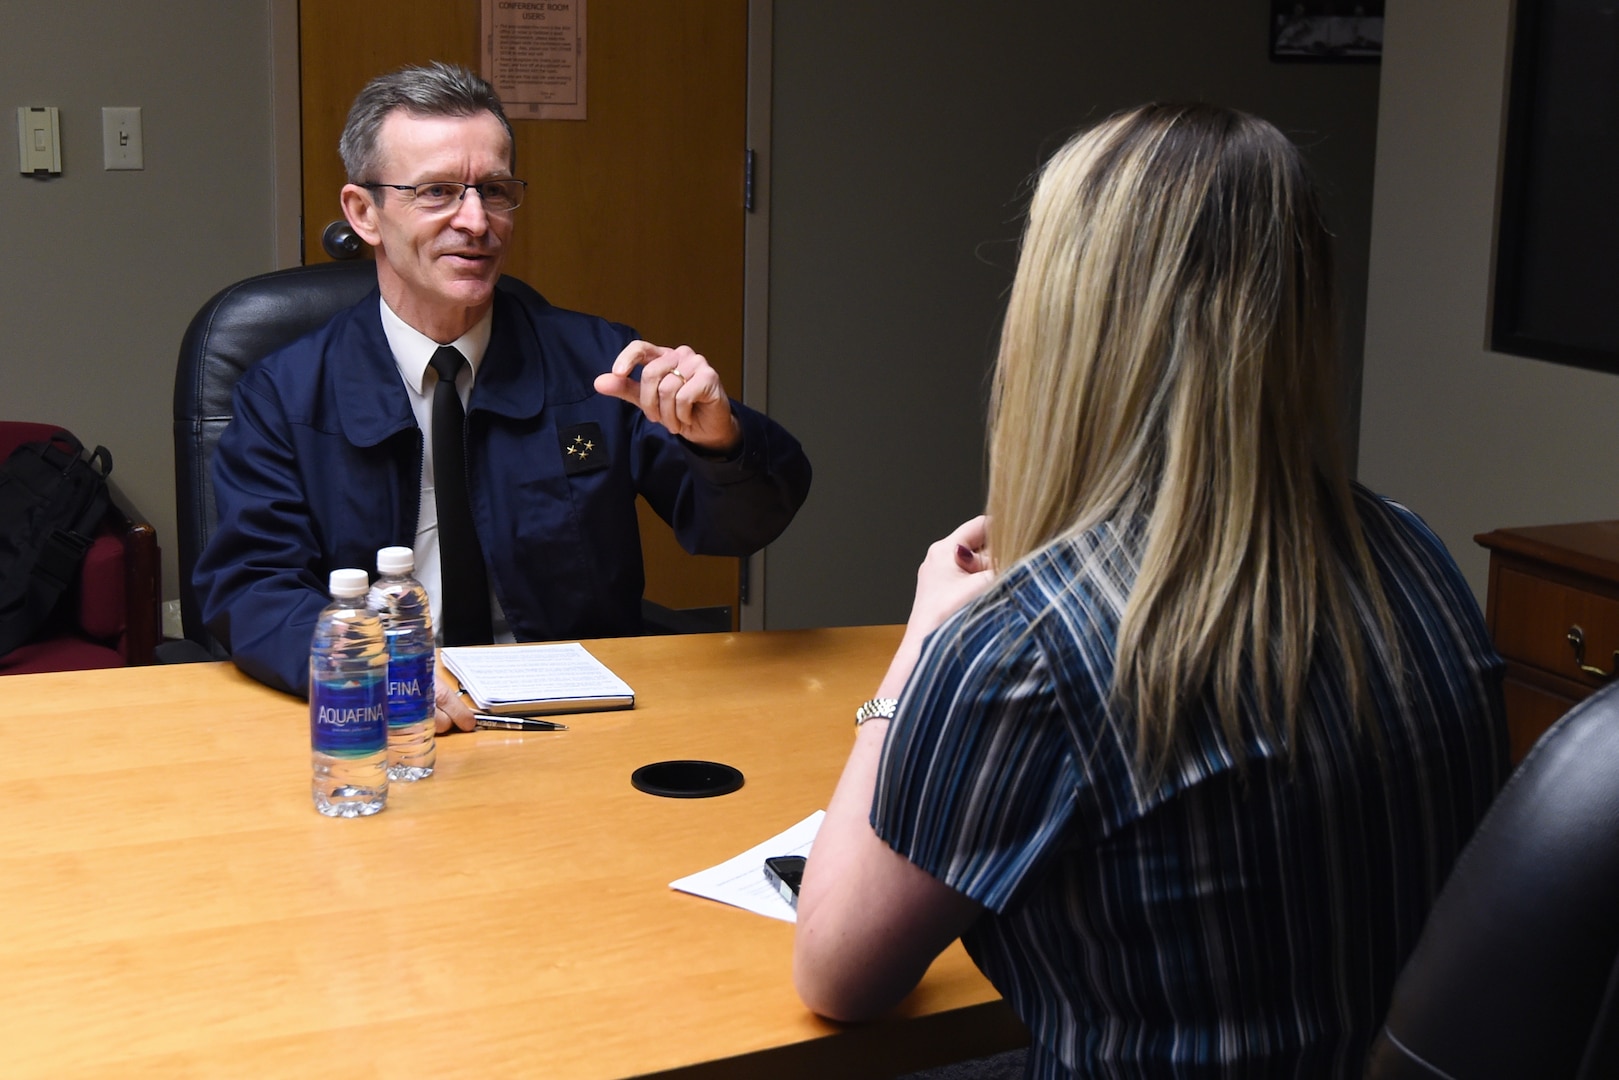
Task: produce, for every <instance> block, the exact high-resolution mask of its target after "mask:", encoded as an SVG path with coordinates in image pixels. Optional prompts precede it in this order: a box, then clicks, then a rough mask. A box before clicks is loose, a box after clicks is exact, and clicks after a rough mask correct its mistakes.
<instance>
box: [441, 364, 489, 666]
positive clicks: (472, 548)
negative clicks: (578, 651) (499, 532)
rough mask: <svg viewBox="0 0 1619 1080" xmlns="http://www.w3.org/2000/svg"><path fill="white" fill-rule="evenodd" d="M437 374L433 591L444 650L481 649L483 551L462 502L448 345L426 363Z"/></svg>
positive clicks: (457, 414)
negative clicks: (440, 611)
mask: <svg viewBox="0 0 1619 1080" xmlns="http://www.w3.org/2000/svg"><path fill="white" fill-rule="evenodd" d="M428 363H429V364H430V365H431V366H432V368H433V370H434V371H436V372H438V385H437V386H435V387H434V388H433V496H434V499H435V501H436V502H437V503H438V559H439V567H440V573H439V588H440V592H441V594H442V597H443V606H444V613H443V619H442V621H443V623H444V626H443V632H444V644H446V645H487V644H489V643H490V642H491V641H493V640H494V631H493V630H492V629H491V624H490V621H489V577H488V575H487V574H486V572H485V571H484V565H483V549H482V548H480V547H479V546H478V533H477V530H476V529H474V528H473V526H472V504H471V502H470V501H469V500H468V498H467V458H466V442H465V440H464V438H463V435H462V429H463V427H464V426H465V424H466V413H465V412H463V411H462V409H461V395H460V394H458V393H456V389H455V376H456V373H457V372H459V371H460V370H461V365H462V364H464V363H466V358H465V357H464V356H462V355H461V353H460V352H459V351H457V350H455V349H452V348H451V347H450V346H448V345H442V346H440V347H439V350H438V352H436V353H434V354H433V359H432V360H430V361H428Z"/></svg>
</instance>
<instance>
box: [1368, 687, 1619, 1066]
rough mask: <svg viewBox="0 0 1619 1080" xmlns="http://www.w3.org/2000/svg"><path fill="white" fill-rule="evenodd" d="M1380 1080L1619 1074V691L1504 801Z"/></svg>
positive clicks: (1584, 716) (1395, 1034) (1398, 997)
mask: <svg viewBox="0 0 1619 1080" xmlns="http://www.w3.org/2000/svg"><path fill="white" fill-rule="evenodd" d="M1366 1075H1367V1077H1368V1078H1370V1080H1408V1078H1409V1080H1435V1078H1440V1077H1444V1078H1449V1080H1474V1078H1479V1077H1534V1078H1536V1080H1559V1078H1565V1077H1568V1078H1577V1080H1597V1078H1604V1080H1611V1078H1614V1077H1619V686H1612V687H1609V688H1608V689H1606V690H1604V691H1602V692H1601V693H1599V694H1597V695H1595V696H1594V697H1592V698H1590V699H1588V700H1587V701H1585V702H1584V703H1583V704H1581V705H1579V706H1577V707H1576V708H1575V709H1574V710H1573V711H1572V712H1570V713H1569V714H1568V715H1567V716H1565V717H1564V718H1563V719H1562V720H1561V721H1559V722H1558V723H1557V725H1556V726H1555V727H1553V728H1552V729H1551V730H1550V731H1549V732H1547V733H1546V734H1545V735H1544V736H1542V738H1541V740H1540V742H1539V743H1537V744H1536V745H1535V748H1534V749H1533V750H1532V751H1531V752H1530V754H1529V756H1528V758H1526V759H1525V760H1524V762H1523V764H1522V765H1520V766H1519V767H1518V769H1517V771H1516V772H1514V773H1513V774H1512V777H1511V778H1510V779H1509V780H1508V781H1507V785H1506V787H1505V789H1504V790H1503V791H1502V792H1501V794H1500V796H1499V797H1498V798H1497V799H1496V801H1495V804H1494V805H1493V806H1491V807H1490V811H1489V813H1488V814H1487V815H1485V818H1484V820H1483V822H1482V823H1480V825H1479V828H1478V832H1477V833H1476V834H1475V835H1474V837H1473V839H1472V841H1471V842H1470V843H1469V844H1468V845H1467V848H1466V849H1465V850H1464V851H1463V853H1462V856H1461V858H1460V859H1459V860H1458V861H1457V863H1456V867H1455V869H1454V870H1453V871H1452V872H1451V875H1450V879H1449V880H1448V881H1447V882H1446V883H1445V887H1444V890H1443V891H1442V892H1441V893H1440V896H1439V900H1438V903H1437V904H1436V905H1435V906H1434V909H1433V911H1432V913H1430V915H1429V916H1428V923H1427V925H1426V926H1425V927H1424V929H1423V932H1422V938H1421V940H1420V941H1419V942H1418V944H1417V948H1416V951H1415V952H1414V953H1413V954H1412V956H1411V959H1410V960H1409V961H1408V962H1407V963H1406V965H1405V969H1404V971H1402V972H1401V974H1400V980H1399V983H1398V984H1397V985H1396V987H1395V991H1394V1003H1393V1006H1392V1007H1391V1008H1390V1010H1389V1014H1388V1020H1387V1022H1386V1023H1385V1024H1384V1027H1383V1031H1382V1034H1381V1035H1380V1036H1379V1037H1378V1039H1377V1042H1376V1043H1375V1044H1374V1045H1373V1047H1372V1054H1371V1058H1370V1060H1369V1062H1368V1065H1367V1070H1366Z"/></svg>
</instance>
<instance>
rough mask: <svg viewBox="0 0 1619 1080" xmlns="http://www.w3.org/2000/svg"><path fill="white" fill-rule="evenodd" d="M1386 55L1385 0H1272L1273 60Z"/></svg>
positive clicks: (1353, 59)
mask: <svg viewBox="0 0 1619 1080" xmlns="http://www.w3.org/2000/svg"><path fill="white" fill-rule="evenodd" d="M1382 56H1383V0H1359V2H1350V0H1270V58H1271V59H1272V60H1338V61H1344V60H1348V61H1367V60H1378V59H1381V58H1382Z"/></svg>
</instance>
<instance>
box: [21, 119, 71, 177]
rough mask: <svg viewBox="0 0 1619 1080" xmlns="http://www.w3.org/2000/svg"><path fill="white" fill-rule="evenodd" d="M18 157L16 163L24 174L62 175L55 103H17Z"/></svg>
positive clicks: (59, 135)
mask: <svg viewBox="0 0 1619 1080" xmlns="http://www.w3.org/2000/svg"><path fill="white" fill-rule="evenodd" d="M17 157H18V162H17V167H18V169H19V170H21V172H22V173H23V174H24V175H25V176H38V177H46V176H60V175H62V139H61V120H60V119H59V118H58V115H57V110H56V106H54V105H46V106H41V107H30V106H27V105H21V106H18V108H17Z"/></svg>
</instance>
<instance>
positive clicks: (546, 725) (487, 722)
mask: <svg viewBox="0 0 1619 1080" xmlns="http://www.w3.org/2000/svg"><path fill="white" fill-rule="evenodd" d="M472 718H473V719H474V720H476V721H477V722H478V730H479V731H489V730H496V731H567V730H568V725H567V724H559V723H557V722H556V721H555V720H540V719H538V718H536V717H533V716H491V715H489V714H488V713H473V714H472Z"/></svg>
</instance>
